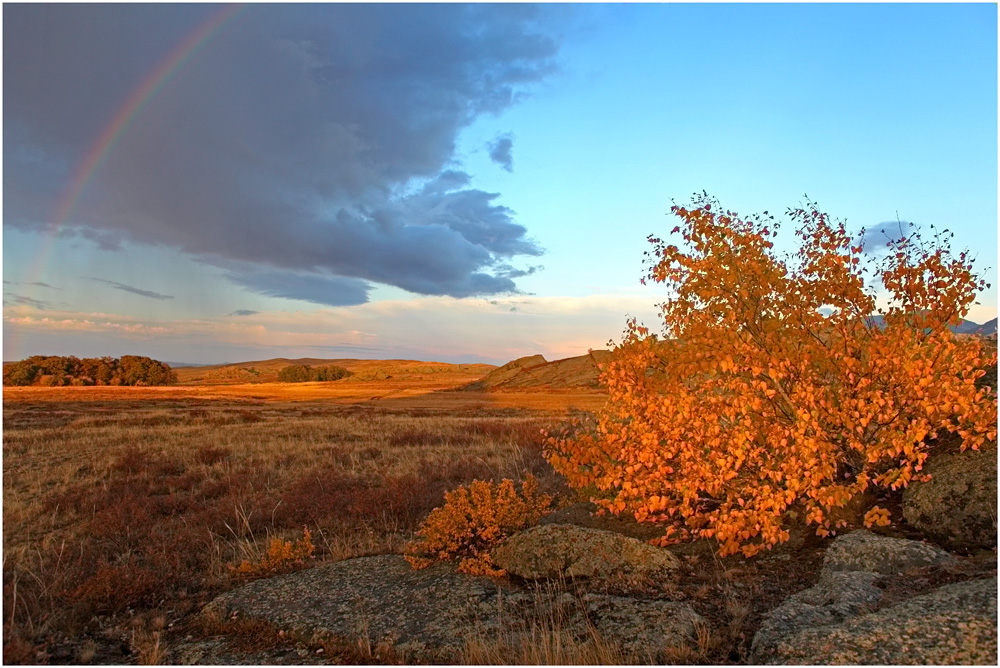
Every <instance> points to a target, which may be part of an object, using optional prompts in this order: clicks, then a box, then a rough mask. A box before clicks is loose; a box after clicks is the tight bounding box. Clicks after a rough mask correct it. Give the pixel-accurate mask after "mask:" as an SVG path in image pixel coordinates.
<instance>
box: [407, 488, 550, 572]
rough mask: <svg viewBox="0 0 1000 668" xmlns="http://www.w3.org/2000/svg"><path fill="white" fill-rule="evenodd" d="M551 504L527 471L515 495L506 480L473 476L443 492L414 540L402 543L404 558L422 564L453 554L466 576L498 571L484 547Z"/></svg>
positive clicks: (534, 520)
mask: <svg viewBox="0 0 1000 668" xmlns="http://www.w3.org/2000/svg"><path fill="white" fill-rule="evenodd" d="M551 505H552V497H551V496H549V495H547V494H539V493H538V482H537V481H536V480H535V478H534V476H532V475H530V474H529V475H528V476H527V477H526V478H525V479H524V482H523V483H521V494H518V493H517V491H516V490H515V489H514V483H513V482H512V481H511V480H508V479H504V480H503V481H502V482H501V483H500V484H499V485H497V484H496V483H494V482H484V481H482V480H474V481H472V484H470V485H469V486H468V487H465V486H461V487H458V488H457V489H455V490H454V491H451V492H446V493H445V495H444V505H443V506H442V507H440V508H435V509H434V510H432V511H431V513H430V515H428V516H427V519H426V520H425V521H424V523H423V524H422V525H421V527H420V529H419V530H418V531H417V534H418V535H419V537H420V538H419V539H418V540H416V541H414V542H412V543H410V544H409V545H408V546H407V552H408V553H409V554H407V555H406V560H407V561H408V562H410V565H411V566H413V567H414V568H425V567H427V566H430V565H431V564H432V563H434V562H435V561H437V560H441V559H450V558H452V557H458V558H460V559H461V561H460V562H459V565H458V570H459V571H461V572H463V573H469V574H471V575H503V574H504V571H503V570H502V569H498V568H496V567H495V566H494V565H493V562H492V560H491V559H490V555H489V550H490V549H492V548H493V547H494V546H496V544H497V543H499V542H500V541H502V540H503V539H504V538H506V537H508V536H510V535H512V534H514V533H517V532H518V531H521V530H523V529H526V528H528V527H530V526H534V525H535V524H537V523H538V520H539V519H541V518H542V516H543V515H545V514H546V513H547V512H549V510H550V507H551Z"/></svg>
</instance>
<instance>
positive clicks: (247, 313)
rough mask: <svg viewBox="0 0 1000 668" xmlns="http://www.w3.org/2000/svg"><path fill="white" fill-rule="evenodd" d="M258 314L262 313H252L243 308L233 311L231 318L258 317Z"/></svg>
mask: <svg viewBox="0 0 1000 668" xmlns="http://www.w3.org/2000/svg"><path fill="white" fill-rule="evenodd" d="M258 313H260V311H251V310H250V309H247V308H241V309H236V310H235V311H233V312H232V313H230V314H229V315H230V316H234V315H257V314H258Z"/></svg>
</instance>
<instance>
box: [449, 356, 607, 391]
mask: <svg viewBox="0 0 1000 668" xmlns="http://www.w3.org/2000/svg"><path fill="white" fill-rule="evenodd" d="M610 357H611V353H610V352H609V351H607V350H593V351H591V352H589V353H587V354H586V355H580V356H578V357H570V358H567V359H562V360H556V361H555V362H546V361H545V358H544V357H542V356H541V355H533V356H531V357H522V358H520V359H516V360H514V361H513V362H508V363H507V364H504V365H503V366H502V367H500V368H498V369H494V370H493V371H491V372H490V373H488V374H487V375H486V376H484V377H483V378H480V379H479V380H477V381H475V382H474V383H470V384H468V385H466V386H464V387H463V388H462V389H463V390H468V391H476V392H484V391H494V390H514V389H528V388H552V389H562V388H574V387H586V388H597V387H600V383H599V382H598V376H599V375H600V373H601V369H600V365H601V364H603V363H604V362H606V361H607V360H608V359H609V358H610Z"/></svg>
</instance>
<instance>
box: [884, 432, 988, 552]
mask: <svg viewBox="0 0 1000 668" xmlns="http://www.w3.org/2000/svg"><path fill="white" fill-rule="evenodd" d="M924 472H925V473H929V474H930V475H931V480H930V481H928V482H912V483H910V484H909V485H908V486H907V488H906V489H905V490H904V491H903V518H904V519H905V520H906V522H907V523H908V524H910V525H911V526H914V527H916V528H917V529H919V530H920V532H921V533H923V534H924V535H925V536H927V537H928V538H930V539H932V540H935V541H937V542H939V543H941V544H942V545H945V546H947V547H948V548H949V549H981V548H992V547H996V544H997V519H996V518H997V446H996V443H995V442H994V443H988V444H987V445H986V446H984V447H983V448H982V449H981V450H978V451H977V450H966V451H965V452H957V453H939V454H935V455H933V456H932V457H929V458H928V460H927V465H926V466H925V467H924Z"/></svg>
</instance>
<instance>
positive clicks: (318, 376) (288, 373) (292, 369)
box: [278, 364, 354, 383]
mask: <svg viewBox="0 0 1000 668" xmlns="http://www.w3.org/2000/svg"><path fill="white" fill-rule="evenodd" d="M353 375H354V374H353V373H351V372H350V371H348V370H347V369H345V368H344V367H342V366H337V365H335V364H329V365H326V366H317V367H311V366H308V365H306V364H289V365H288V366H286V367H285V368H284V369H282V370H281V371H279V372H278V381H279V382H282V383H305V382H308V381H313V380H323V381H325V380H340V379H341V378H347V377H348V376H353Z"/></svg>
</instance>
